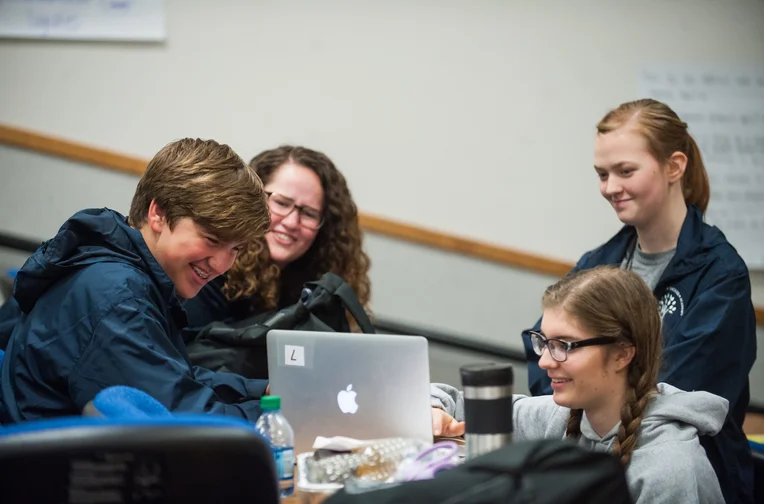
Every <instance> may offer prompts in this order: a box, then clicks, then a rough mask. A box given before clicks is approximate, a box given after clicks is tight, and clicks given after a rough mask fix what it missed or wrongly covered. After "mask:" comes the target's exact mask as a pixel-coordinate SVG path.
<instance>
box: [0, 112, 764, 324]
mask: <svg viewBox="0 0 764 504" xmlns="http://www.w3.org/2000/svg"><path fill="white" fill-rule="evenodd" d="M0 143H2V144H6V145H12V146H14V147H19V148H22V149H27V150H31V151H34V152H39V153H43V154H47V155H50V156H54V157H59V158H64V159H70V160H72V161H78V162H81V163H86V164H90V165H93V166H98V167H101V168H109V169H112V170H117V171H121V172H125V173H131V174H133V175H141V174H142V173H143V171H144V169H145V168H146V165H147V163H148V162H147V161H146V160H144V159H139V158H136V157H132V156H125V155H122V154H116V153H114V152H111V151H107V150H105V149H99V148H96V147H91V146H87V145H83V144H80V143H77V142H72V141H70V140H64V139H61V138H57V137H53V136H48V135H44V134H40V133H37V132H34V131H29V130H24V129H21V128H17V127H14V126H8V125H3V124H0ZM360 221H361V226H362V227H363V229H364V230H365V231H369V232H371V233H377V234H381V235H384V236H388V237H391V238H396V239H399V240H403V241H408V242H411V243H417V244H420V245H426V246H429V247H433V248H437V249H441V250H445V251H448V252H452V253H456V254H461V255H465V256H469V257H473V258H476V259H481V260H484V261H490V262H494V263H498V264H503V265H506V266H511V267H514V268H521V269H526V270H530V271H533V272H535V273H541V274H544V275H551V276H563V275H565V274H566V273H567V272H568V271H570V269H571V268H572V267H573V264H571V263H568V262H565V261H557V260H554V259H549V258H546V257H542V256H539V255H536V254H529V253H527V252H520V251H518V250H513V249H509V248H506V247H500V246H498V245H492V244H489V243H484V242H480V241H477V240H471V239H468V238H461V237H459V236H455V235H451V234H446V233H441V232H437V231H432V230H429V229H425V228H421V227H419V226H414V225H411V224H404V223H402V222H396V221H394V220H391V219H387V218H383V217H378V216H373V215H368V214H361V215H360ZM755 310H756V321H757V323H758V324H759V325H763V326H764V307H763V306H757V307H755Z"/></svg>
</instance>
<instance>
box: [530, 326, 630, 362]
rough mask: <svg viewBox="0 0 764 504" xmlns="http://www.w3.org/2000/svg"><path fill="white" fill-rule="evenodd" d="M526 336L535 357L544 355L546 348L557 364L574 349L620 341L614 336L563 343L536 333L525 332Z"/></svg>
mask: <svg viewBox="0 0 764 504" xmlns="http://www.w3.org/2000/svg"><path fill="white" fill-rule="evenodd" d="M526 334H528V335H529V336H530V338H531V345H532V346H533V351H534V352H536V355H538V356H541V354H543V353H544V348H548V349H549V355H551V357H552V358H553V359H554V360H556V361H557V362H565V361H566V360H568V352H570V351H571V350H575V349H576V348H583V347H588V346H596V345H611V344H613V343H617V342H618V341H621V338H616V337H615V336H598V337H596V338H589V339H585V340H579V341H564V340H561V339H557V338H553V339H549V338H547V337H546V336H544V335H543V334H541V333H540V332H538V331H526Z"/></svg>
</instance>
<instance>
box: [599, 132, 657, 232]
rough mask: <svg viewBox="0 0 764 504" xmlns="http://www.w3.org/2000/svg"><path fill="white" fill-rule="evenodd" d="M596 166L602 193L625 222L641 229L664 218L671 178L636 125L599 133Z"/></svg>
mask: <svg viewBox="0 0 764 504" xmlns="http://www.w3.org/2000/svg"><path fill="white" fill-rule="evenodd" d="M594 167H595V170H596V172H597V175H598V177H599V179H600V193H601V194H602V196H603V197H604V198H605V199H606V200H608V201H609V202H610V204H611V206H612V207H613V209H614V210H615V212H616V214H617V215H618V218H619V219H620V220H621V222H623V223H624V224H628V225H631V226H635V227H637V228H638V229H639V228H645V227H649V226H650V225H651V223H653V222H654V221H656V220H657V219H659V218H660V215H661V213H662V211H663V209H664V208H666V207H667V204H668V201H669V189H670V183H669V182H670V181H669V178H668V176H667V174H666V171H665V170H664V168H663V167H662V166H661V165H660V164H659V163H658V161H657V160H656V159H655V157H653V156H652V154H650V152H649V151H648V150H647V141H646V140H645V138H644V137H643V136H642V135H641V134H640V133H639V132H638V131H637V130H636V129H635V128H633V127H630V126H629V125H624V126H622V127H620V128H617V129H615V130H613V131H611V132H609V133H604V134H598V135H597V138H596V140H595V144H594Z"/></svg>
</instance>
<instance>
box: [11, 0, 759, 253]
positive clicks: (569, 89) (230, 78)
mask: <svg viewBox="0 0 764 504" xmlns="http://www.w3.org/2000/svg"><path fill="white" fill-rule="evenodd" d="M165 4H166V9H167V24H168V34H169V38H168V41H167V42H166V43H165V44H119V43H94V42H44V41H43V42H39V41H37V42H35V41H0V69H2V73H3V78H2V80H0V82H1V83H0V86H1V87H2V89H1V91H2V92H0V121H3V122H7V123H9V124H13V125H17V126H24V127H29V128H32V129H34V130H39V131H43V132H48V133H53V134H58V135H62V136H65V137H68V138H72V139H75V140H79V141H83V142H87V143H91V144H94V145H96V146H100V147H105V148H110V149H115V150H118V151H123V152H126V153H130V154H136V155H140V156H143V157H147V158H148V157H150V156H151V155H152V154H153V153H154V152H156V151H157V150H158V149H159V148H160V147H161V145H163V144H164V143H166V142H168V141H170V140H172V139H175V138H177V137H180V136H186V135H189V136H202V137H214V138H216V139H219V140H222V141H225V142H227V143H230V144H231V145H233V146H234V148H236V149H237V150H238V151H239V152H240V153H241V154H242V155H244V156H245V157H250V156H252V155H253V154H255V153H256V152H258V151H259V150H262V149H264V148H269V147H272V146H274V145H276V144H278V143H282V142H287V141H289V142H301V143H304V144H307V145H309V146H314V147H317V148H320V149H323V150H325V151H326V152H327V153H329V154H330V155H331V156H332V157H333V158H334V159H335V160H336V161H337V163H338V165H339V166H340V167H341V169H342V170H343V171H344V172H345V173H346V175H347V176H348V179H349V180H350V184H351V187H352V189H353V191H354V194H355V196H356V198H357V200H358V201H359V202H360V206H361V208H362V210H364V211H366V212H369V213H376V214H379V215H383V216H387V217H393V218H397V219H400V220H403V221H408V222H412V223H416V224H422V225H426V226H428V227H432V228H436V229H441V230H444V231H447V232H455V233H459V234H462V235H465V236H469V237H475V238H479V239H482V240H487V241H490V242H495V243H497V244H501V245H507V246H511V247H514V248H518V249H521V250H528V251H530V252H534V253H538V254H543V255H547V256H551V257H556V258H561V259H567V260H571V261H572V260H576V259H577V258H578V257H579V256H580V255H581V253H582V252H583V251H585V250H586V249H589V248H591V247H592V246H593V245H595V244H597V243H599V242H601V241H603V240H604V239H605V238H606V237H608V236H610V235H611V234H612V233H613V232H614V231H615V230H616V229H617V228H618V226H619V223H618V222H617V220H616V219H615V217H614V215H613V212H612V211H611V210H610V209H609V208H608V206H607V205H606V203H605V202H604V201H602V200H601V198H600V197H599V195H598V190H597V182H596V178H595V175H594V171H593V169H592V167H591V165H592V155H591V147H592V140H593V137H592V135H593V128H594V124H595V123H596V122H597V120H598V119H599V118H600V117H601V116H602V115H603V113H604V112H605V111H606V110H607V109H609V108H610V107H613V106H615V105H617V104H618V103H620V102H622V101H625V100H630V99H633V98H635V97H636V96H635V92H636V78H637V73H638V71H639V70H640V67H641V65H643V64H647V63H651V62H654V61H656V60H662V61H666V60H668V61H676V62H696V63H710V64H715V63H724V64H728V63H736V62H737V63H741V64H744V65H764V30H762V29H761V27H762V26H764V3H762V2H761V1H758V0H724V1H720V0H672V1H667V0H643V1H641V2H631V1H626V0H576V1H570V0H545V1H543V2H533V1H530V0H525V1H521V0H515V1H508V0H482V1H467V0H410V1H405V2H404V1H397V0H396V1H390V2H372V1H369V0H366V1H364V0H358V1H350V0H346V1H340V0H322V1H321V2H315V1H313V0H258V1H256V2H252V1H245V0H217V1H215V2H212V1H209V0H166V2H165ZM391 198H394V200H395V205H391V204H390V201H391ZM581 222H587V225H586V226H581V225H580V224H579V223H581Z"/></svg>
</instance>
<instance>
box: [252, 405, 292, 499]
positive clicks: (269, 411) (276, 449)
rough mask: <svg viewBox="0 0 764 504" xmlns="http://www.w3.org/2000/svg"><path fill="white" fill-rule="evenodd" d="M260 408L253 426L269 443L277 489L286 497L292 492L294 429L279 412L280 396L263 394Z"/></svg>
mask: <svg viewBox="0 0 764 504" xmlns="http://www.w3.org/2000/svg"><path fill="white" fill-rule="evenodd" d="M260 409H262V411H263V413H262V415H260V418H258V419H257V423H255V428H256V429H257V431H258V432H259V433H260V435H261V436H263V437H264V438H265V439H267V440H268V442H269V443H270V445H271V451H272V452H273V458H274V459H275V461H276V475H277V476H278V479H279V490H280V492H281V496H282V497H288V496H290V495H292V493H294V431H293V430H292V426H290V425H289V422H287V419H286V418H285V417H284V415H282V414H281V397H279V396H264V397H263V398H262V399H261V400H260Z"/></svg>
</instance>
